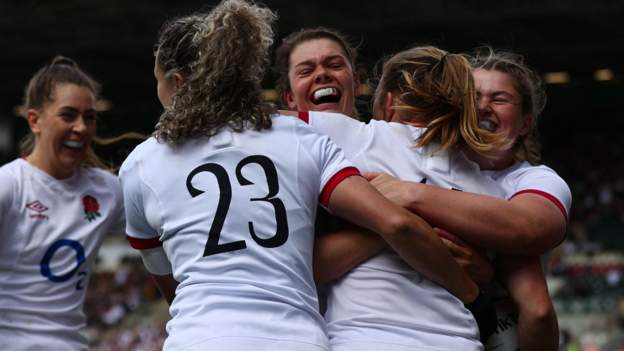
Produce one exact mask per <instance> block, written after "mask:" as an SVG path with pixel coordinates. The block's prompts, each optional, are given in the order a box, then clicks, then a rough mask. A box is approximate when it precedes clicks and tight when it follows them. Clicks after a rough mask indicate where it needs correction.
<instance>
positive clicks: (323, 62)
mask: <svg viewBox="0 0 624 351" xmlns="http://www.w3.org/2000/svg"><path fill="white" fill-rule="evenodd" d="M288 80H289V82H290V91H287V92H286V93H285V94H284V95H285V96H284V100H285V101H286V103H287V104H288V107H289V108H290V109H293V110H299V111H328V112H339V113H343V114H346V115H349V116H354V115H355V96H357V95H358V94H359V87H360V83H359V80H358V79H357V77H355V76H354V73H353V67H351V64H350V63H349V60H348V59H347V57H346V55H345V53H344V51H343V49H342V48H341V46H340V44H338V43H336V42H335V41H333V40H330V39H324V38H323V39H313V40H308V41H305V42H302V43H300V44H299V45H297V46H296V47H295V48H294V49H293V51H292V53H291V54H290V60H289V68H288Z"/></svg>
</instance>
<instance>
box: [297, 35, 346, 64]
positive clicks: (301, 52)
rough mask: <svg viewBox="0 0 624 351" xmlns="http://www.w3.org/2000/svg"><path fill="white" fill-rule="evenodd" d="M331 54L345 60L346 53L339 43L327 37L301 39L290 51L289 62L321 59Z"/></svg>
mask: <svg viewBox="0 0 624 351" xmlns="http://www.w3.org/2000/svg"><path fill="white" fill-rule="evenodd" d="M331 56H342V57H343V58H345V60H346V54H345V52H344V50H343V49H342V46H340V44H339V43H337V42H335V41H333V40H331V39H327V38H320V39H311V40H306V41H303V42H301V43H299V44H297V46H295V48H294V49H293V50H292V52H291V53H290V64H291V66H295V65H297V64H300V63H302V62H306V61H317V60H322V59H325V58H327V57H331Z"/></svg>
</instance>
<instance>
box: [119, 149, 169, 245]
mask: <svg viewBox="0 0 624 351" xmlns="http://www.w3.org/2000/svg"><path fill="white" fill-rule="evenodd" d="M131 156H132V155H131ZM140 173H141V172H140V164H139V162H138V160H137V159H136V158H133V157H129V158H128V159H127V160H126V161H125V162H124V163H123V165H122V166H121V169H120V171H119V179H120V181H121V185H122V190H123V208H124V210H125V218H126V235H127V238H128V241H129V242H130V245H131V246H132V247H133V248H135V249H138V250H141V249H152V248H155V247H159V246H162V243H161V242H160V240H159V237H160V234H159V233H158V230H157V229H155V228H154V227H153V226H152V225H150V222H149V221H148V218H147V215H146V213H147V211H146V206H147V205H148V204H147V203H146V201H145V200H146V191H149V189H147V186H145V184H144V183H143V181H142V179H141V174H140Z"/></svg>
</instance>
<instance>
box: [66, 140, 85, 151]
mask: <svg viewBox="0 0 624 351" xmlns="http://www.w3.org/2000/svg"><path fill="white" fill-rule="evenodd" d="M63 146H65V147H67V148H70V149H72V150H81V149H82V147H83V146H84V143H83V142H82V141H76V140H65V141H63Z"/></svg>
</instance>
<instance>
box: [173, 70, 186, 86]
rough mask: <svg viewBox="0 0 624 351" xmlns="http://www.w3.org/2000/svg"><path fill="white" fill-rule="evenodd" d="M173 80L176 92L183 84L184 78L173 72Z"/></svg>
mask: <svg viewBox="0 0 624 351" xmlns="http://www.w3.org/2000/svg"><path fill="white" fill-rule="evenodd" d="M173 80H174V81H175V87H176V90H177V89H180V87H181V86H182V84H184V76H183V75H181V74H180V73H179V72H175V73H174V74H173Z"/></svg>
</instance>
